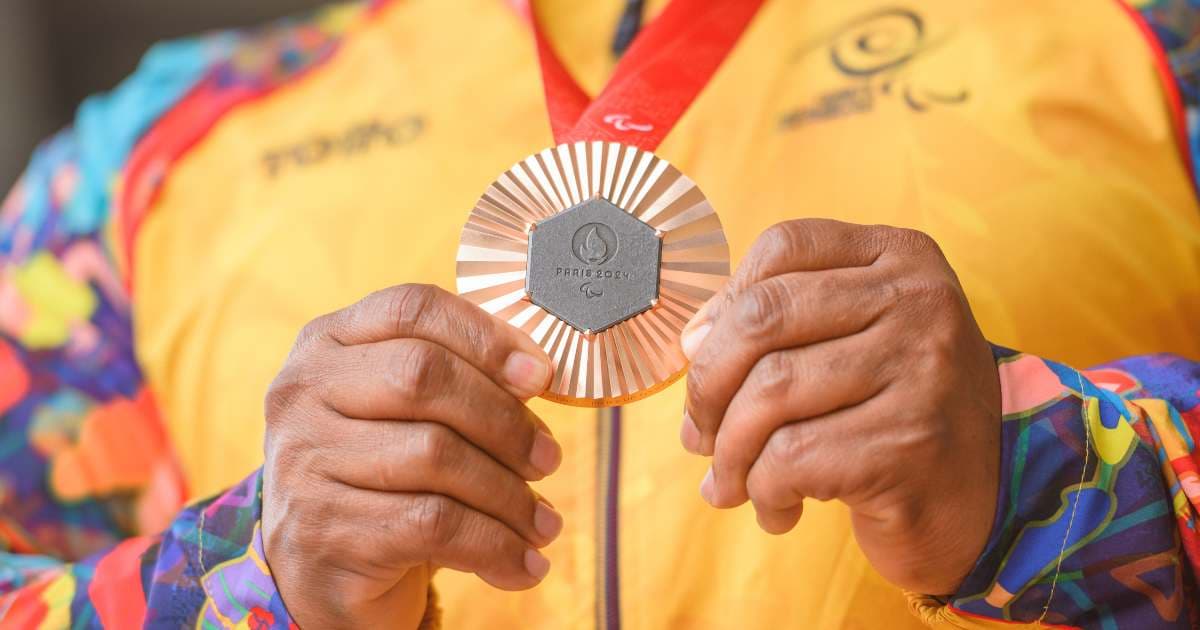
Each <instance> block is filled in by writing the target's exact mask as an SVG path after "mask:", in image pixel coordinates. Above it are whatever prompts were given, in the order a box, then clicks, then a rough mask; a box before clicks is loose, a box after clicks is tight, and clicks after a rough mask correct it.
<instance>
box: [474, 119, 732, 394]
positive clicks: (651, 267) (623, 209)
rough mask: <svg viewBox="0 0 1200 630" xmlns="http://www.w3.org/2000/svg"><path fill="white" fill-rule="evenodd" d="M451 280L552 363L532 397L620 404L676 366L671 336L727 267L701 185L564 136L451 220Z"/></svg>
mask: <svg viewBox="0 0 1200 630" xmlns="http://www.w3.org/2000/svg"><path fill="white" fill-rule="evenodd" d="M457 276H458V292H459V294H461V295H462V296H463V297H465V298H467V299H469V300H471V301H472V302H474V303H476V304H478V305H479V306H480V307H482V308H483V309H484V310H486V311H488V312H489V313H491V314H493V315H495V316H497V317H500V318H501V319H504V320H505V321H507V322H508V323H510V324H512V325H513V326H516V327H517V328H520V329H521V330H523V331H525V332H526V333H528V334H529V336H530V337H532V338H533V340H534V341H535V342H537V343H538V344H539V345H541V347H542V348H543V349H544V350H545V351H546V353H547V354H548V355H549V356H550V358H551V360H552V361H553V363H554V366H555V373H554V377H553V380H552V382H551V385H550V388H549V390H548V391H547V392H546V393H545V394H543V397H544V398H547V399H549V400H553V401H556V402H560V403H563V404H568V405H576V406H585V407H605V406H612V405H621V404H625V403H628V402H632V401H635V400H639V399H641V398H645V397H646V396H649V395H651V394H653V393H655V392H658V391H660V390H662V389H664V388H665V387H667V386H668V385H670V384H671V383H673V382H674V381H676V380H677V379H678V378H679V377H680V376H682V375H683V374H684V372H685V371H686V368H687V359H686V358H684V356H683V352H682V350H681V349H680V345H679V337H680V333H681V331H682V330H683V327H684V325H685V324H686V323H687V321H688V320H689V319H690V318H691V317H692V315H694V314H695V313H696V311H697V310H698V309H699V308H700V307H701V306H702V305H703V304H704V302H705V301H706V300H707V299H708V298H709V297H711V296H712V295H713V294H714V293H715V292H716V291H717V290H718V289H720V288H721V286H722V285H723V284H724V283H725V280H726V279H727V278H728V277H729V246H728V244H727V243H726V240H725V233H724V231H723V230H722V228H721V221H720V219H719V218H718V217H717V214H716V212H715V211H714V210H713V208H712V206H711V205H710V204H709V202H708V199H707V198H706V197H705V196H704V193H702V192H701V191H700V189H699V188H698V187H697V186H696V184H695V183H694V182H693V181H692V180H690V179H688V177H687V176H685V175H683V174H682V173H681V172H679V170H678V169H676V168H675V167H673V166H671V165H670V164H669V163H667V162H666V161H665V160H662V159H660V158H658V157H657V156H655V155H654V154H652V153H650V152H647V151H644V150H642V149H639V148H637V147H633V146H628V145H622V144H618V143H615V142H599V141H592V142H575V143H572V144H561V145H558V146H557V147H554V148H551V149H546V150H544V151H542V152H540V153H537V154H535V155H532V156H530V157H528V158H526V159H524V160H522V161H521V162H518V163H517V164H515V165H514V166H513V167H512V168H510V169H508V170H507V171H505V172H504V173H502V174H501V175H500V177H498V178H497V179H496V181H495V182H493V183H492V184H491V186H489V187H488V189H487V190H486V191H485V192H484V194H483V196H482V197H480V199H479V201H478V202H477V203H476V204H475V208H474V210H472V211H471V215H470V218H469V220H468V221H467V224H466V226H465V227H464V228H463V233H462V239H461V241H460V244H459V249H458V266H457Z"/></svg>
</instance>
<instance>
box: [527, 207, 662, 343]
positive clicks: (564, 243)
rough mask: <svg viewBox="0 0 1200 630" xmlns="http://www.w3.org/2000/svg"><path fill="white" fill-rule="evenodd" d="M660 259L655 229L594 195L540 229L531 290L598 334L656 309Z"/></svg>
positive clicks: (532, 249)
mask: <svg viewBox="0 0 1200 630" xmlns="http://www.w3.org/2000/svg"><path fill="white" fill-rule="evenodd" d="M661 258H662V240H661V239H660V238H659V237H658V235H657V234H656V233H655V230H654V228H652V227H650V226H649V225H646V224H645V223H644V222H642V221H641V220H639V219H638V218H637V217H634V216H633V215H631V214H629V213H628V212H625V211H624V210H622V209H620V208H618V207H617V206H615V205H613V204H612V203H611V202H609V201H608V200H606V199H603V198H600V197H595V198H592V199H589V200H587V201H584V202H583V203H580V204H578V205H575V206H572V207H570V208H568V209H566V210H564V211H562V212H560V213H558V214H556V215H554V216H552V217H550V218H548V219H545V220H543V221H541V222H539V223H537V224H536V225H535V226H534V229H533V231H532V232H531V233H530V235H529V263H528V267H527V269H528V275H527V276H526V280H525V290H526V291H527V292H528V293H529V299H530V301H532V302H533V303H534V304H536V305H538V306H540V307H542V308H544V309H546V310H547V311H549V312H550V313H551V314H553V315H554V316H555V317H558V318H559V319H561V320H563V321H564V322H566V323H567V324H569V325H571V326H572V327H574V328H575V329H576V330H579V331H582V332H586V333H597V332H600V331H602V330H605V329H606V328H610V327H612V326H614V325H616V324H619V323H621V322H623V321H625V320H627V319H629V318H631V317H633V316H635V315H637V314H638V313H641V312H643V311H646V310H648V309H649V308H650V307H652V306H654V304H655V303H656V302H657V300H658V275H659V261H660V260H661Z"/></svg>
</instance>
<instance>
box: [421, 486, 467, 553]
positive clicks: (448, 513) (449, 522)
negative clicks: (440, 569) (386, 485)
mask: <svg viewBox="0 0 1200 630" xmlns="http://www.w3.org/2000/svg"><path fill="white" fill-rule="evenodd" d="M412 510H413V522H414V524H415V526H416V529H417V536H418V538H419V540H420V541H421V542H422V544H423V545H424V546H425V548H426V549H440V548H444V547H447V546H449V545H450V544H451V543H452V542H454V540H455V539H456V538H457V537H458V534H459V530H460V529H461V528H462V525H463V517H464V514H463V511H462V508H460V507H459V506H458V505H457V504H455V503H454V502H452V501H451V500H450V499H448V498H446V497H443V496H441V495H425V496H423V497H421V498H420V499H419V500H417V501H415V502H414V504H413V506H412Z"/></svg>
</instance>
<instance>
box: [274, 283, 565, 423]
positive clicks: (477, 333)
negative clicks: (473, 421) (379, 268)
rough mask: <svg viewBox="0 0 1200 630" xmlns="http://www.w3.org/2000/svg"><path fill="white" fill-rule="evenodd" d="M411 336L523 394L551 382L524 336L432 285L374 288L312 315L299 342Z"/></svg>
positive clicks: (544, 362)
mask: <svg viewBox="0 0 1200 630" xmlns="http://www.w3.org/2000/svg"><path fill="white" fill-rule="evenodd" d="M410 338H411V339H424V340H426V341H431V342H433V343H436V344H438V345H441V346H443V347H445V348H446V349H448V350H450V351H451V352H453V353H454V354H457V355H458V356H461V357H463V358H464V359H465V360H467V361H468V362H470V363H471V364H472V365H474V366H475V367H476V368H477V369H478V370H479V371H480V372H482V373H483V374H486V375H487V376H488V377H489V378H491V379H493V380H494V381H495V382H496V384H498V385H500V386H501V387H504V388H505V389H507V390H508V391H509V392H511V393H512V394H513V395H515V396H517V397H519V398H522V399H528V398H532V397H534V396H536V395H538V394H540V393H542V392H543V391H545V389H546V387H547V386H549V384H550V376H551V373H552V371H553V368H552V367H551V364H550V359H549V357H547V356H546V353H545V352H543V351H542V349H541V348H540V347H539V346H538V345H537V344H536V343H534V342H533V340H532V339H531V338H530V337H529V335H526V334H525V333H524V332H522V331H520V330H518V329H517V328H514V327H513V326H510V325H509V324H508V323H506V322H504V321H501V320H500V319H497V318H495V317H493V316H491V315H489V314H488V313H487V312H486V311H484V310H483V309H481V308H479V307H478V306H476V305H474V304H472V303H470V302H468V301H467V300H465V299H463V298H461V297H459V296H456V295H452V294H450V293H448V292H446V291H445V290H443V289H440V288H438V287H435V286H431V285H411V284H410V285H401V286H396V287H391V288H389V289H384V290H382V291H377V292H375V293H372V294H371V295H368V296H367V297H365V298H363V299H362V300H361V301H360V302H358V303H357V304H354V305H353V306H350V307H347V308H345V309H342V310H340V311H337V312H335V313H331V314H329V315H326V316H323V317H320V318H318V319H316V320H314V321H313V322H312V323H311V324H309V325H308V326H307V327H306V328H305V331H304V332H302V333H301V341H302V342H304V341H305V340H310V339H311V340H317V341H316V342H319V341H321V340H325V341H327V342H332V343H333V344H337V345H343V346H352V345H360V344H368V343H377V342H381V341H386V340H392V339H410ZM297 345H301V343H299V342H298V344H297Z"/></svg>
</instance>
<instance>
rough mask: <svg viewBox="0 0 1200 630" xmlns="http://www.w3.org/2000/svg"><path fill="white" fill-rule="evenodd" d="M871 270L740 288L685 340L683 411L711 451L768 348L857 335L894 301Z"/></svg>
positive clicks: (805, 274)
mask: <svg viewBox="0 0 1200 630" xmlns="http://www.w3.org/2000/svg"><path fill="white" fill-rule="evenodd" d="M891 286H892V285H891V284H890V283H887V282H883V281H882V277H881V274H880V273H879V271H878V270H876V269H874V268H872V267H851V268H847V269H835V270H830V271H815V272H814V271H802V272H794V273H788V274H784V275H779V276H774V277H771V278H768V279H766V280H763V281H762V282H759V283H758V284H754V285H751V286H749V287H746V288H745V289H744V290H742V291H741V292H740V293H738V294H737V295H736V296H735V297H734V298H733V301H732V304H731V305H730V306H729V307H728V308H727V309H725V311H724V314H723V316H722V317H720V318H719V319H716V320H714V321H713V322H712V323H711V324H708V325H706V326H705V327H704V328H703V329H696V330H694V331H692V336H691V337H689V338H688V344H687V345H686V346H685V347H689V350H690V352H691V359H692V364H691V366H690V367H689V369H688V388H687V401H686V409H687V411H688V414H689V416H690V417H691V419H692V421H693V422H694V423H695V425H696V427H697V429H698V430H699V434H700V441H699V444H700V448H699V451H700V452H701V453H703V454H711V453H712V448H713V442H714V440H715V439H716V435H717V431H718V429H719V427H720V423H721V418H722V417H723V416H724V415H725V409H726V407H727V406H728V405H729V401H730V399H731V398H732V397H733V395H734V393H735V392H736V391H737V389H738V387H739V386H740V385H741V384H742V381H744V380H745V378H746V376H747V374H748V373H749V372H750V369H751V367H752V366H753V365H754V364H755V362H756V361H758V360H759V359H760V358H761V357H762V356H764V355H766V354H769V353H770V352H773V351H777V350H781V349H785V348H793V347H798V346H804V345H807V344H811V343H815V342H818V341H824V340H827V339H836V338H839V337H845V336H848V335H853V334H855V333H858V332H861V331H862V330H864V329H865V328H867V327H868V326H870V325H871V323H872V322H874V321H875V320H876V318H878V317H879V315H880V313H882V312H883V311H884V310H885V309H886V308H887V307H888V305H889V304H890V303H891V296H890V290H889V288H890V287H891Z"/></svg>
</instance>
